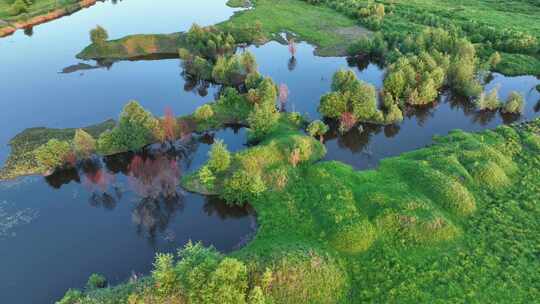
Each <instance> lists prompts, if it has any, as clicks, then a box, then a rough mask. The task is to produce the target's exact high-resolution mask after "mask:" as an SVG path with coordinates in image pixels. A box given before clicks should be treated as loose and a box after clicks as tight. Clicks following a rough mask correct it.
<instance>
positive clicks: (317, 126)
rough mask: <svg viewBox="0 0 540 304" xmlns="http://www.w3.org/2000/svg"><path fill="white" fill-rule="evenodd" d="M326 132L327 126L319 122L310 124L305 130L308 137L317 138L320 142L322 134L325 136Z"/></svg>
mask: <svg viewBox="0 0 540 304" xmlns="http://www.w3.org/2000/svg"><path fill="white" fill-rule="evenodd" d="M328 130H329V128H328V126H327V125H326V124H325V123H324V122H322V121H320V120H315V121H313V122H311V123H310V124H309V126H308V128H307V131H308V133H309V135H311V136H313V137H315V136H318V137H319V140H320V141H321V142H322V141H323V136H324V134H326V132H328Z"/></svg>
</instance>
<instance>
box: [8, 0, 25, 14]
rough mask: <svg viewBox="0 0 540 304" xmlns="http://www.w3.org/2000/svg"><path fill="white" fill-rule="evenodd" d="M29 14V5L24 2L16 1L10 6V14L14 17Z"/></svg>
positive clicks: (21, 0) (22, 0)
mask: <svg viewBox="0 0 540 304" xmlns="http://www.w3.org/2000/svg"><path fill="white" fill-rule="evenodd" d="M26 12H28V4H27V3H26V2H25V1H24V0H15V2H13V4H11V6H10V13H11V15H13V16H17V15H20V14H22V13H26Z"/></svg>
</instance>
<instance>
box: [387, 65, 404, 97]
mask: <svg viewBox="0 0 540 304" xmlns="http://www.w3.org/2000/svg"><path fill="white" fill-rule="evenodd" d="M404 89H405V75H404V74H403V72H402V71H399V70H398V71H394V72H392V73H390V74H389V75H388V76H387V77H386V79H385V80H384V91H385V92H387V93H390V94H392V96H393V97H394V98H395V99H398V98H400V97H401V95H402V94H403V90H404Z"/></svg>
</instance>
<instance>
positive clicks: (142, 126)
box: [98, 100, 160, 154]
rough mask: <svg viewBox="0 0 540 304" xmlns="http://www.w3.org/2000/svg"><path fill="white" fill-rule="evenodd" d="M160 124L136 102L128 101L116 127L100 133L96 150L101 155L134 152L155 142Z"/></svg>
mask: <svg viewBox="0 0 540 304" xmlns="http://www.w3.org/2000/svg"><path fill="white" fill-rule="evenodd" d="M158 128H160V122H159V120H157V119H156V118H155V117H154V116H153V115H152V114H151V113H150V112H148V111H146V110H145V109H144V108H143V107H141V105H140V104H139V103H138V102H137V101H134V100H132V101H130V102H129V103H128V104H127V105H126V106H124V109H123V110H122V113H121V114H120V119H119V121H118V124H117V125H116V127H115V128H114V129H113V130H112V131H109V132H104V133H102V134H101V135H100V136H99V138H98V148H99V150H100V151H101V152H102V153H103V154H111V153H117V152H125V151H134V150H138V149H140V148H142V147H144V146H145V145H147V144H150V143H151V142H152V141H154V140H155V137H154V134H155V133H156V130H157V129H158Z"/></svg>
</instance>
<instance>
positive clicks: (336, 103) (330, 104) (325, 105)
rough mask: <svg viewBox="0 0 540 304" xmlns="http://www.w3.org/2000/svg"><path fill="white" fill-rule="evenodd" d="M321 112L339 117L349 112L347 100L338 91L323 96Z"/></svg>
mask: <svg viewBox="0 0 540 304" xmlns="http://www.w3.org/2000/svg"><path fill="white" fill-rule="evenodd" d="M318 111H319V113H321V114H322V115H323V116H324V117H328V118H339V117H341V115H342V114H343V113H345V112H347V100H346V99H345V98H344V96H343V95H342V94H340V93H338V92H332V93H328V94H326V95H324V96H322V97H321V102H320V104H319V108H318Z"/></svg>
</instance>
